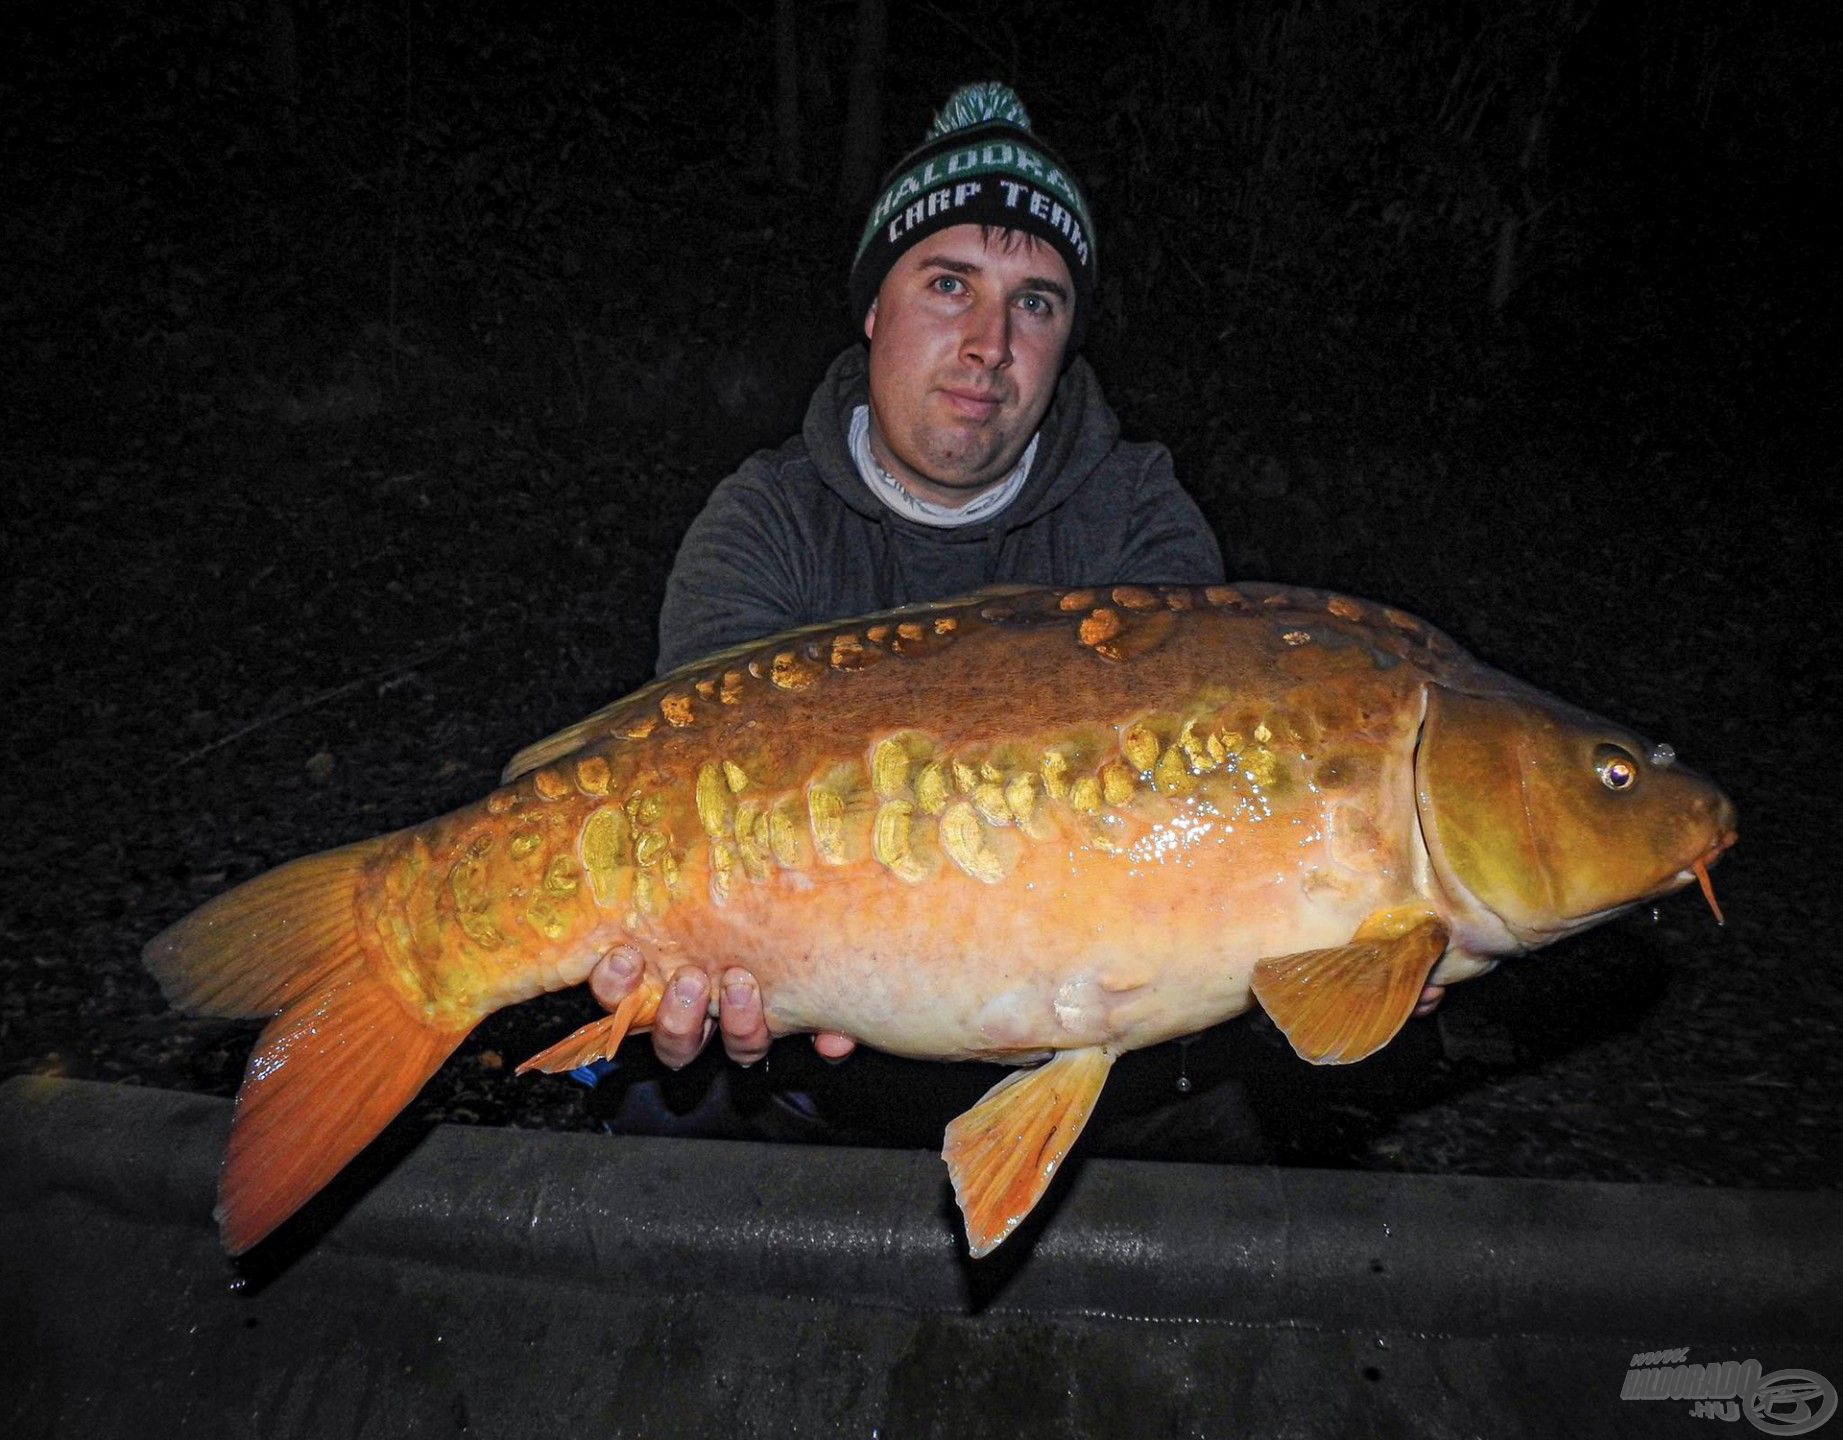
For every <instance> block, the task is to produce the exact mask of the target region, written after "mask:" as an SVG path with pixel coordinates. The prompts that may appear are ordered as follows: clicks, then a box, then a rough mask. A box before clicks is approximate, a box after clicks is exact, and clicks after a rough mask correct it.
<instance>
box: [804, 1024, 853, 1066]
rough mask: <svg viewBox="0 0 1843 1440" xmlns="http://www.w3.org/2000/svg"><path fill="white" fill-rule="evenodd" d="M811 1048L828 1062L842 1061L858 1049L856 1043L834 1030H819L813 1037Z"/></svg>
mask: <svg viewBox="0 0 1843 1440" xmlns="http://www.w3.org/2000/svg"><path fill="white" fill-rule="evenodd" d="M813 1048H814V1049H815V1050H817V1051H818V1052H819V1053H820V1054H821V1055H823V1056H825V1058H826V1059H828V1060H843V1059H844V1058H845V1057H846V1056H847V1055H849V1054H850V1053H851V1052H852V1051H853V1050H855V1049H857V1048H858V1042H857V1041H855V1040H853V1039H852V1038H851V1037H850V1036H849V1035H840V1034H839V1033H838V1031H836V1030H821V1031H820V1032H819V1033H818V1034H817V1035H815V1036H813Z"/></svg>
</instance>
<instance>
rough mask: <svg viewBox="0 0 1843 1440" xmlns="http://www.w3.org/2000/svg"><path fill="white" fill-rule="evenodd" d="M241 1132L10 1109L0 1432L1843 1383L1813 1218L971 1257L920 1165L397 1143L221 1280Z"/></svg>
mask: <svg viewBox="0 0 1843 1440" xmlns="http://www.w3.org/2000/svg"><path fill="white" fill-rule="evenodd" d="M229 1120H230V1106H229V1104H228V1103H226V1102H225V1101H222V1100H215V1099H209V1098H203V1097H200V1096H195V1095H182V1094H173V1093H167V1092H161V1091H149V1090H143V1089H136V1088H116V1087H109V1086H104V1085H98V1084H92V1083H83V1082H70V1081H54V1080H42V1079H21V1080H14V1081H11V1082H9V1083H8V1084H6V1085H5V1086H3V1087H0V1313H3V1314H4V1321H3V1322H0V1323H3V1325H4V1331H3V1332H0V1434H3V1435H5V1436H8V1437H11V1440H30V1437H37V1436H72V1437H83V1440H108V1437H113V1436H136V1437H141V1436H169V1435H171V1436H186V1437H198V1440H203V1437H213V1436H249V1437H258V1436H260V1437H264V1440H271V1437H273V1440H280V1437H290V1436H300V1437H313V1440H325V1437H330V1436H337V1437H344V1436H351V1437H366V1440H384V1437H393V1436H417V1437H422V1436H440V1435H447V1434H457V1435H459V1434H467V1435H482V1436H527V1435H529V1436H544V1437H558V1436H580V1437H601V1436H628V1435H631V1436H646V1437H662V1436H695V1437H706V1436H723V1437H731V1436H756V1435H813V1436H833V1435H839V1436H861V1437H870V1436H878V1437H890V1440H900V1437H905V1436H941V1437H954V1440H962V1437H976V1436H996V1437H1002V1440H1020V1437H1026V1436H1036V1435H1043V1436H1057V1437H1063V1436H1086V1435H1119V1436H1133V1437H1139V1436H1239V1435H1260V1436H1292V1435H1297V1436H1319V1435H1326V1436H1343V1435H1350V1436H1371V1435H1376V1436H1394V1435H1402V1436H1410V1435H1411V1436H1489V1437H1499V1436H1521V1435H1527V1436H1540V1437H1544V1440H1549V1437H1553V1436H1557V1435H1570V1436H1579V1435H1652V1434H1655V1435H1673V1436H1675V1435H1690V1436H1693V1435H1697V1434H1703V1433H1707V1429H1706V1427H1705V1424H1704V1423H1703V1422H1702V1421H1699V1420H1698V1419H1696V1418H1693V1417H1692V1414H1691V1411H1692V1405H1693V1402H1692V1401H1690V1400H1686V1399H1684V1400H1667V1399H1666V1400H1636V1399H1634V1400H1623V1399H1621V1398H1620V1390H1621V1385H1622V1383H1623V1381H1624V1378H1625V1375H1626V1371H1627V1368H1628V1365H1629V1362H1630V1361H1631V1359H1632V1357H1633V1354H1634V1352H1638V1351H1651V1350H1665V1349H1679V1348H1687V1350H1688V1352H1689V1353H1688V1360H1689V1361H1691V1362H1704V1361H1711V1360H1712V1361H1724V1360H1736V1361H1742V1362H1744V1361H1747V1360H1749V1359H1757V1360H1758V1361H1759V1362H1760V1364H1761V1366H1762V1367H1763V1369H1764V1370H1765V1371H1767V1372H1769V1373H1770V1372H1774V1371H1778V1370H1783V1369H1801V1370H1807V1371H1813V1372H1816V1373H1817V1374H1818V1375H1819V1376H1821V1377H1823V1378H1825V1379H1826V1380H1827V1381H1828V1382H1829V1383H1831V1384H1832V1385H1834V1384H1836V1383H1837V1382H1843V1213H1840V1212H1839V1207H1838V1205H1837V1197H1836V1196H1834V1195H1828V1194H1790V1193H1783V1192H1780V1193H1771V1192H1751V1191H1737V1190H1713V1189H1706V1190H1685V1189H1670V1188H1663V1187H1650V1186H1613V1185H1587V1184H1556V1183H1550V1182H1536V1181H1501V1180H1479V1179H1458V1178H1441V1177H1435V1176H1382V1175H1367V1174H1346V1173H1332V1172H1320V1171H1300V1170H1276V1169H1268V1168H1238V1167H1215V1166H1200V1165H1171V1164H1154V1163H1148V1162H1136V1161H1114V1160H1108V1161H1090V1162H1087V1163H1083V1164H1078V1165H1075V1166H1074V1167H1073V1170H1072V1173H1071V1174H1069V1175H1067V1176H1064V1177H1063V1181H1062V1183H1060V1184H1059V1185H1058V1187H1057V1188H1056V1190H1055V1192H1054V1193H1053V1195H1052V1197H1051V1200H1050V1201H1049V1202H1048V1203H1047V1204H1046V1205H1045V1206H1044V1207H1043V1212H1042V1213H1041V1214H1040V1215H1039V1216H1037V1217H1033V1219H1032V1220H1031V1221H1030V1222H1028V1223H1027V1225H1026V1226H1025V1227H1024V1228H1023V1229H1022V1230H1021V1231H1020V1232H1019V1234H1017V1235H1016V1236H1014V1237H1013V1238H1012V1239H1011V1240H1010V1241H1009V1242H1008V1243H1007V1244H1006V1245H1005V1246H1003V1247H1002V1248H1001V1249H1000V1250H999V1251H998V1252H997V1253H996V1254H995V1255H993V1256H992V1257H991V1258H990V1259H988V1260H985V1261H980V1262H978V1263H974V1262H971V1261H969V1260H967V1259H966V1257H965V1254H964V1250H963V1248H962V1245H961V1242H960V1240H959V1236H958V1228H957V1224H956V1223H955V1218H954V1216H953V1213H952V1209H951V1201H950V1198H949V1196H948V1193H947V1186H946V1178H945V1172H944V1170H943V1168H942V1166H941V1164H940V1161H939V1160H938V1158H936V1157H933V1156H930V1155H926V1154H921V1153H915V1152H904V1151H866V1150H833V1149H821V1148H803V1147H771V1146H766V1145H760V1144H751V1143H740V1142H726V1141H707V1140H661V1139H642V1138H608V1137H599V1136H592V1135H559V1134H532V1133H525V1132H520V1131H513V1130H481V1129H468V1128H463V1127H453V1126H441V1127H437V1128H434V1129H429V1130H423V1131H420V1132H419V1131H417V1130H416V1129H415V1128H414V1127H413V1126H408V1125H399V1126H398V1127H397V1128H395V1129H394V1130H393V1131H392V1132H391V1133H389V1134H388V1135H387V1136H386V1137H385V1139H384V1140H383V1141H382V1142H380V1144H379V1145H378V1146H377V1147H374V1151H373V1152H372V1153H370V1154H368V1155H367V1156H366V1157H365V1158H364V1159H362V1160H361V1161H360V1163H359V1165H358V1166H356V1167H354V1173H351V1174H349V1175H348V1176H346V1177H342V1179H341V1181H339V1182H337V1183H336V1185H335V1186H334V1188H333V1189H332V1191H330V1192H329V1193H328V1194H327V1195H326V1196H324V1197H323V1198H322V1199H321V1200H320V1201H317V1202H315V1203H314V1204H313V1205H311V1206H310V1207H309V1208H308V1210H307V1211H305V1212H303V1215H302V1217H300V1219H299V1221H298V1222H297V1223H296V1224H294V1225H292V1226H290V1227H288V1228H287V1229H286V1230H285V1231H284V1232H283V1233H282V1234H281V1235H279V1236H277V1237H276V1238H275V1239H274V1240H272V1241H270V1242H269V1243H268V1245H266V1246H265V1247H262V1248H261V1249H259V1251H258V1252H256V1253H255V1254H254V1255H252V1256H251V1257H249V1259H248V1260H246V1262H245V1263H244V1264H243V1265H242V1266H240V1267H239V1266H233V1265H232V1264H231V1263H230V1262H229V1261H227V1260H226V1259H225V1258H224V1256H223V1255H222V1254H221V1253H220V1252H219V1251H218V1249H217V1248H216V1239H215V1235H214V1233H213V1229H212V1226H211V1222H210V1218H209V1217H210V1210H211V1204H212V1187H213V1183H214V1178H215V1173H216V1169H217V1164H218V1159H219V1156H220V1153H221V1149H222V1145H223V1142H224V1136H225V1132H226V1128H227V1126H228V1124H229ZM1760 1428H1764V1426H1763V1425H1762V1426H1754V1425H1751V1424H1750V1423H1749V1422H1748V1421H1746V1420H1745V1419H1742V1420H1740V1421H1739V1423H1738V1424H1735V1425H1731V1426H1722V1425H1717V1426H1715V1427H1714V1431H1713V1433H1725V1434H1729V1435H1743V1434H1753V1433H1756V1431H1757V1430H1758V1429H1760ZM1823 1428H1824V1430H1825V1431H1830V1432H1833V1433H1835V1434H1836V1435H1837V1436H1838V1437H1839V1440H1843V1418H1839V1419H1838V1420H1837V1421H1836V1422H1834V1424H1832V1423H1827V1424H1826V1425H1825V1426H1824V1427H1823ZM1775 1433H1790V1432H1787V1431H1784V1429H1783V1427H1780V1429H1779V1431H1776V1432H1775Z"/></svg>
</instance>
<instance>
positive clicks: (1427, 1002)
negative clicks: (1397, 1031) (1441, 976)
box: [1414, 985, 1446, 1015]
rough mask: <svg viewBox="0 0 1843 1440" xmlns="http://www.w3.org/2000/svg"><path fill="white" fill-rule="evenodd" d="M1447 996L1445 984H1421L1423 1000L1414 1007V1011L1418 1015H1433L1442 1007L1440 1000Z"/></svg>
mask: <svg viewBox="0 0 1843 1440" xmlns="http://www.w3.org/2000/svg"><path fill="white" fill-rule="evenodd" d="M1445 998H1446V987H1445V986H1444V985H1423V986H1421V1000H1420V1003H1419V1004H1418V1005H1416V1006H1415V1007H1414V1013H1415V1014H1416V1015H1431V1014H1433V1012H1434V1011H1436V1010H1438V1009H1439V1008H1440V1002H1441V1001H1442V1000H1444V999H1445Z"/></svg>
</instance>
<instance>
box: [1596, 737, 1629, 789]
mask: <svg viewBox="0 0 1843 1440" xmlns="http://www.w3.org/2000/svg"><path fill="white" fill-rule="evenodd" d="M1593 768H1594V773H1595V774H1596V775H1598V776H1599V777H1600V783H1601V784H1602V785H1604V786H1605V787H1606V788H1607V789H1608V790H1630V789H1631V788H1632V787H1633V786H1634V785H1636V784H1637V783H1638V761H1637V760H1636V759H1635V758H1634V757H1633V756H1632V754H1631V753H1630V752H1629V751H1626V750H1622V749H1621V748H1620V747H1619V746H1617V745H1602V746H1601V747H1600V748H1599V749H1598V750H1596V751H1594V752H1593Z"/></svg>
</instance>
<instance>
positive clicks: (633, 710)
mask: <svg viewBox="0 0 1843 1440" xmlns="http://www.w3.org/2000/svg"><path fill="white" fill-rule="evenodd" d="M1035 588H1036V587H1033V586H1029V585H992V586H988V587H987V588H985V589H983V590H979V591H975V592H974V593H973V594H970V595H956V596H954V597H953V598H952V599H949V600H931V601H927V602H924V603H922V604H917V605H903V606H900V607H898V608H897V609H894V610H883V611H879V612H878V613H877V614H874V615H864V616H860V617H858V618H856V619H845V620H826V621H822V622H820V623H819V624H816V625H802V626H800V627H799V628H798V629H794V630H783V631H781V632H780V633H779V634H777V635H770V636H768V637H766V638H764V639H761V640H749V641H746V642H744V643H743V644H741V645H733V646H731V647H730V648H729V649H727V650H719V651H717V652H716V653H715V654H714V655H706V656H705V657H703V658H702V659H701V660H696V661H693V662H692V663H691V664H689V665H684V666H681V667H680V668H679V669H677V670H674V671H672V672H671V673H670V674H668V675H662V676H660V677H659V678H658V679H657V680H654V681H652V682H651V683H649V684H647V685H643V686H641V687H640V688H639V689H638V690H635V691H634V692H633V693H632V694H629V695H623V696H622V697H621V698H620V699H618V700H615V701H612V702H610V703H609V704H607V705H604V706H602V708H601V709H599V710H597V711H596V712H595V713H594V714H592V715H588V716H585V717H584V718H583V719H581V720H578V721H576V722H575V724H573V725H566V726H565V727H564V728H563V729H561V730H559V731H557V732H556V733H555V734H553V735H547V736H545V737H544V738H543V739H542V740H537V741H534V742H533V743H531V744H530V745H527V746H525V748H524V749H522V750H520V751H519V752H518V753H517V754H516V755H514V756H513V757H512V759H511V761H510V762H509V763H508V764H507V765H506V768H505V771H504V773H503V774H502V775H501V776H500V783H501V784H510V783H511V782H512V781H514V780H516V779H518V778H519V777H520V776H521V775H529V774H530V773H531V772H532V771H533V770H538V769H541V768H542V767H544V766H546V765H549V764H551V763H552V762H553V761H556V760H561V759H563V758H564V757H565V756H566V755H572V754H574V753H575V752H576V751H578V750H581V749H583V748H584V747H586V746H589V745H594V744H597V743H599V742H600V741H603V740H607V739H611V738H613V737H615V736H617V735H622V734H625V733H626V732H627V731H629V730H631V729H633V728H635V727H636V726H638V725H639V724H640V723H641V722H643V721H644V720H645V719H646V718H647V717H648V716H649V715H657V714H658V713H659V704H660V702H661V701H662V700H664V699H665V698H666V697H667V696H668V695H670V694H672V692H674V691H687V692H695V691H696V690H697V688H698V686H699V685H700V684H702V685H705V686H709V685H714V684H720V683H721V682H722V679H723V676H724V674H725V673H726V672H729V671H741V672H743V673H749V662H750V661H754V662H756V665H757V668H758V669H766V668H768V667H770V666H771V665H772V662H773V658H774V656H776V655H778V654H781V653H783V652H785V651H787V650H789V649H795V650H797V649H799V648H800V647H801V646H802V645H804V644H805V643H806V642H808V641H812V640H816V639H818V638H819V637H821V636H824V637H826V638H828V639H830V638H832V637H834V636H839V635H848V634H855V635H857V636H859V637H860V638H861V637H863V636H864V635H865V633H866V632H867V631H869V630H870V629H871V628H873V627H875V626H877V625H879V624H889V625H899V624H901V623H902V622H903V621H905V620H908V621H913V620H917V619H919V618H921V617H923V616H926V617H929V618H937V617H941V616H946V615H950V614H953V613H955V612H957V611H960V610H964V609H966V608H967V607H968V606H971V605H974V604H978V603H983V602H987V601H990V600H991V599H993V598H994V597H995V596H1000V595H1019V594H1025V593H1031V592H1033V591H1034V590H1035Z"/></svg>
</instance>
